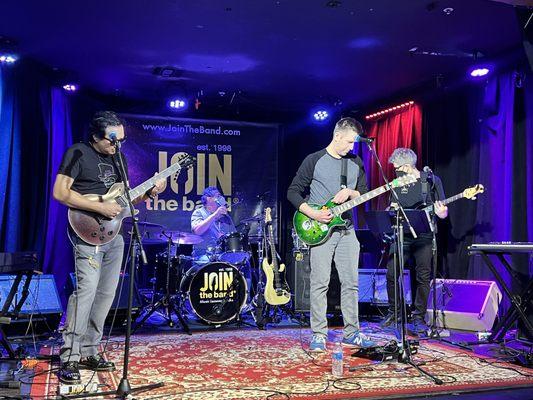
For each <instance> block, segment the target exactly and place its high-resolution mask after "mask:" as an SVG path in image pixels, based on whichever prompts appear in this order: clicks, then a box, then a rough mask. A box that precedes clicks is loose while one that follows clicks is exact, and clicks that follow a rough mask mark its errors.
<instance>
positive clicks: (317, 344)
mask: <svg viewBox="0 0 533 400" xmlns="http://www.w3.org/2000/svg"><path fill="white" fill-rule="evenodd" d="M309 351H314V352H317V353H321V352H324V351H326V337H325V336H324V335H320V334H315V335H313V338H312V339H311V343H310V344H309Z"/></svg>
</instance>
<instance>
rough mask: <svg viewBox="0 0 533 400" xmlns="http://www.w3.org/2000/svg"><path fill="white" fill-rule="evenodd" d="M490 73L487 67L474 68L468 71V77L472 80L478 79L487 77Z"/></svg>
mask: <svg viewBox="0 0 533 400" xmlns="http://www.w3.org/2000/svg"><path fill="white" fill-rule="evenodd" d="M489 72H490V69H489V68H487V67H476V68H473V69H472V70H470V76H471V77H473V78H480V77H482V76H485V75H487V74H488V73H489Z"/></svg>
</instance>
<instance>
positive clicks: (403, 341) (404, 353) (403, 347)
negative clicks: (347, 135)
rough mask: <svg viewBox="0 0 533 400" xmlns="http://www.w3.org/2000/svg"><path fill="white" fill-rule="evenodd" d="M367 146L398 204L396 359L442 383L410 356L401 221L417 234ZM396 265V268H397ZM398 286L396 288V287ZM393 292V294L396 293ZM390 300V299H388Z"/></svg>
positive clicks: (369, 146) (372, 149)
mask: <svg viewBox="0 0 533 400" xmlns="http://www.w3.org/2000/svg"><path fill="white" fill-rule="evenodd" d="M366 144H367V147H368V149H369V151H370V153H371V154H372V157H373V158H374V159H375V160H376V164H377V165H378V168H379V171H380V173H381V177H382V178H383V180H384V181H385V183H386V184H387V186H389V188H390V192H391V193H392V196H393V197H394V199H395V200H396V204H398V209H397V210H396V215H395V219H396V224H395V232H394V233H395V237H396V254H395V259H394V263H395V265H394V287H395V292H396V293H397V294H398V296H395V299H394V301H395V302H396V300H397V299H398V303H399V304H400V306H401V313H400V344H399V349H398V350H399V357H398V361H399V362H403V363H405V364H409V365H410V366H412V367H413V368H415V369H416V370H417V371H418V372H419V373H420V374H421V375H424V376H426V377H428V378H429V379H431V380H433V382H435V383H436V384H437V385H442V384H443V383H444V382H443V381H442V379H440V378H437V377H436V376H434V375H431V374H430V373H429V372H427V371H424V370H423V369H422V368H420V367H419V366H418V365H417V364H416V363H415V362H414V361H413V360H412V356H411V347H410V344H409V341H408V340H407V330H406V322H407V308H406V304H405V298H404V287H403V273H404V257H403V233H404V232H403V230H404V228H403V222H405V223H406V225H407V226H408V227H409V231H410V232H411V235H412V236H413V237H414V238H415V239H416V238H417V235H416V232H415V230H414V229H413V226H412V225H411V222H410V221H409V218H408V217H407V214H406V213H405V210H404V208H403V207H402V204H401V203H400V199H399V198H398V194H397V193H396V192H395V191H394V190H393V189H392V188H391V187H390V182H389V181H388V179H387V177H386V175H385V172H384V170H383V166H382V165H381V161H380V160H379V157H378V155H377V153H376V151H375V150H374V148H373V147H372V145H371V143H369V142H368V141H367V142H366ZM397 267H398V268H397ZM398 275H399V276H400V279H398ZM396 288H398V289H396ZM396 293H395V294H396ZM389 301H390V299H389ZM395 305H396V307H395V312H396V313H397V312H398V307H397V306H398V304H395Z"/></svg>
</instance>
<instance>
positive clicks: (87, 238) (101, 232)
mask: <svg viewBox="0 0 533 400" xmlns="http://www.w3.org/2000/svg"><path fill="white" fill-rule="evenodd" d="M193 163H194V158H193V157H191V156H190V155H189V154H182V155H180V156H179V158H178V160H177V161H176V162H175V163H173V164H172V165H171V166H170V167H168V168H166V169H164V170H163V171H161V172H160V173H158V174H157V175H155V176H153V177H152V178H150V179H148V180H147V181H145V182H144V183H142V184H140V185H139V186H137V187H135V188H134V189H131V190H130V192H129V194H130V197H131V199H132V200H133V199H136V198H138V197H140V196H142V195H143V194H144V193H146V191H147V190H148V189H150V188H151V187H153V186H155V182H156V181H158V180H160V179H166V178H168V177H169V176H170V175H172V174H174V173H176V177H177V175H178V174H179V172H180V171H181V170H182V169H183V168H185V169H188V168H190V167H191V166H192V165H193ZM83 197H85V198H86V199H88V200H91V201H97V202H103V203H106V202H111V201H115V202H117V203H118V205H120V206H121V207H122V211H121V212H120V213H119V214H118V215H117V216H116V217H115V218H107V217H104V216H103V215H101V214H98V213H95V212H91V211H85V210H78V209H75V208H70V209H69V210H68V222H69V224H70V226H71V228H72V230H73V231H74V232H75V233H76V235H78V236H79V237H80V239H82V240H83V241H84V242H86V243H89V244H92V245H94V246H97V245H103V244H106V243H109V242H110V241H112V240H113V239H114V238H115V237H116V236H117V234H118V232H119V231H120V228H121V226H122V220H123V219H124V218H127V217H131V212H130V208H129V207H128V202H127V200H126V196H125V191H124V184H123V183H122V182H119V183H115V184H114V185H113V186H111V187H110V188H109V190H108V191H107V193H106V194H104V195H97V194H85V195H83ZM137 212H138V211H137Z"/></svg>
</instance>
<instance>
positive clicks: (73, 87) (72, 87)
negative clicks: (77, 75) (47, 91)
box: [63, 83, 78, 92]
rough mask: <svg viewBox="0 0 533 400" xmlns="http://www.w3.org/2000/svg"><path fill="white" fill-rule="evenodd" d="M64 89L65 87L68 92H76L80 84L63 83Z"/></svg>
mask: <svg viewBox="0 0 533 400" xmlns="http://www.w3.org/2000/svg"><path fill="white" fill-rule="evenodd" d="M63 89H65V90H66V91H67V92H75V91H76V90H78V85H74V84H72V83H68V84H66V85H63Z"/></svg>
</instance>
